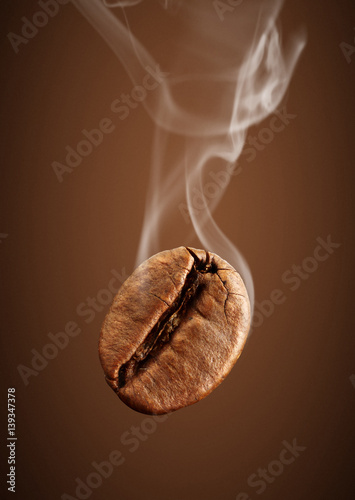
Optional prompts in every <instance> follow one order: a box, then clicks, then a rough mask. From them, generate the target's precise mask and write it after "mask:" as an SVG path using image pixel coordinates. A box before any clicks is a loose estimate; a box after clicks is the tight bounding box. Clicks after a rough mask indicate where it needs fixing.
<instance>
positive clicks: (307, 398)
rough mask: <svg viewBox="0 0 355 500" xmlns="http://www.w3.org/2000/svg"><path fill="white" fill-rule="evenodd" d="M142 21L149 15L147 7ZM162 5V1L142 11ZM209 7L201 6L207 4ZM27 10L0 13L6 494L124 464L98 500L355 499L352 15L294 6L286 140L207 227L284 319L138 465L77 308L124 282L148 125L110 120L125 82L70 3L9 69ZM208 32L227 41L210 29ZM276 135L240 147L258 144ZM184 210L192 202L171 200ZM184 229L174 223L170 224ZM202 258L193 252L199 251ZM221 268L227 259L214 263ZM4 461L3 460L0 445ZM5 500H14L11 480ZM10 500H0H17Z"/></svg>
mask: <svg viewBox="0 0 355 500" xmlns="http://www.w3.org/2000/svg"><path fill="white" fill-rule="evenodd" d="M148 3H149V2H148ZM152 3H153V2H152ZM206 3H208V2H206ZM38 10H39V8H38V4H37V2H25V1H24V0H21V1H19V2H13V1H9V0H6V1H4V2H3V3H2V12H3V15H2V30H1V40H2V43H1V55H2V92H1V97H2V102H1V108H2V130H1V139H2V148H1V151H2V166H1V182H0V189H1V201H2V206H3V210H2V213H1V224H0V233H5V234H8V236H7V238H2V239H1V240H0V241H1V243H0V259H1V275H2V293H3V295H2V300H1V304H2V317H3V319H2V363H1V367H2V377H1V379H2V384H3V391H2V392H1V394H2V402H1V407H2V411H3V414H4V419H3V420H2V425H3V428H4V430H6V388H7V387H12V386H14V387H15V388H16V398H17V409H16V414H17V420H16V422H17V424H16V432H17V437H18V441H17V462H16V477H17V480H16V482H17V486H16V494H15V495H13V496H15V497H17V498H21V499H31V500H32V499H36V500H37V499H46V500H47V499H48V500H52V499H60V498H61V495H63V494H64V493H67V494H70V495H72V496H73V497H75V487H76V484H75V480H76V478H77V477H79V478H81V479H82V480H85V478H86V477H87V476H88V474H90V473H91V472H93V470H94V469H93V467H92V465H91V464H92V462H93V461H96V462H101V461H103V460H107V458H108V456H109V454H110V452H111V451H112V450H115V449H116V450H120V451H121V453H122V455H123V456H124V458H125V462H124V463H123V464H122V465H121V466H119V467H115V469H114V473H113V474H112V475H111V477H109V478H108V479H104V480H103V483H102V485H101V486H100V487H99V488H98V489H96V490H94V491H93V493H92V495H91V496H90V498H92V499H105V500H111V499H112V500H113V499H122V500H141V499H155V500H195V499H198V500H200V499H203V500H215V499H223V500H229V499H230V500H234V499H236V498H237V495H238V493H240V492H246V493H247V494H248V495H249V497H250V498H251V499H255V498H259V497H261V498H263V500H269V499H271V500H279V499H280V500H286V499H287V500H299V499H301V498H302V499H307V500H308V499H312V500H313V499H315V500H333V499H338V498H339V499H340V498H341V499H342V500H352V499H353V498H355V479H354V463H355V460H354V444H355V440H354V435H355V432H354V422H355V387H354V384H352V382H351V379H350V377H351V375H352V374H355V355H354V347H355V342H354V321H353V300H354V285H353V283H354V263H353V262H354V258H353V248H354V247H353V244H354V232H353V225H354V223H353V219H354V194H353V193H354V183H353V181H354V169H353V166H354V147H353V137H354V82H355V53H354V54H353V55H352V57H351V62H350V63H348V62H347V60H346V58H345V56H344V54H343V53H342V51H341V48H340V44H341V43H342V42H346V43H348V44H349V45H354V44H355V42H354V35H355V31H354V26H355V24H354V23H355V8H354V4H353V3H352V2H351V1H350V0H348V1H345V0H344V1H340V2H332V1H330V0H329V1H321V0H317V1H312V2H309V1H306V0H302V1H298V2H291V1H286V3H285V6H284V8H283V11H282V14H281V22H282V27H283V33H284V35H285V38H287V35H288V34H289V33H290V32H291V31H292V30H293V28H296V27H298V26H299V25H302V24H303V25H304V26H305V27H306V29H307V32H308V42H307V46H306V49H305V51H304V53H303V55H302V57H301V60H300V62H299V64H298V66H297V68H296V71H295V74H294V76H293V78H292V82H291V85H290V88H289V91H288V95H287V99H286V106H287V110H288V112H289V113H292V114H295V115H296V118H294V119H293V120H292V121H291V123H290V124H289V125H288V126H287V127H286V128H285V130H283V131H282V132H280V133H279V134H277V135H276V136H275V138H274V140H273V141H272V142H271V143H270V144H269V145H267V147H265V150H264V151H260V152H258V154H257V157H256V159H255V160H254V161H253V162H252V163H250V164H247V163H244V164H242V165H243V172H242V173H241V174H240V175H239V176H237V177H235V178H233V179H232V181H231V184H230V186H229V188H228V190H227V192H226V195H225V197H224V198H223V200H222V201H221V203H220V205H219V207H218V209H217V211H216V213H215V216H216V220H217V221H218V223H219V224H220V225H221V227H222V229H223V230H224V231H225V233H226V234H227V235H228V236H229V237H230V238H231V239H232V240H233V242H234V243H235V244H237V245H238V247H239V248H240V249H241V251H242V252H243V254H244V255H245V256H246V257H247V260H248V263H249V265H250V268H251V270H252V273H253V277H254V282H255V287H256V300H257V301H258V302H259V303H260V302H261V301H263V300H264V299H267V298H268V297H269V296H270V293H271V292H272V291H273V290H274V289H275V288H279V289H281V290H282V291H283V292H284V294H285V296H286V297H287V299H286V301H285V302H284V303H283V304H282V305H279V306H276V308H275V311H274V313H273V314H272V315H271V316H270V317H269V318H265V320H264V322H263V324H262V325H261V326H260V327H258V328H255V329H254V332H253V334H252V336H251V338H250V340H249V342H248V345H247V346H246V348H245V351H244V352H243V355H242V357H241V358H240V360H239V361H238V363H237V365H236V366H235V368H234V369H233V371H232V373H231V374H230V375H229V377H228V378H227V379H226V381H225V382H224V383H223V384H222V385H221V386H220V387H219V388H218V389H217V390H216V391H214V392H213V394H212V395H210V396H209V397H208V398H206V399H205V400H204V401H202V402H200V403H198V404H197V405H194V406H192V407H189V408H186V409H183V410H180V411H178V412H177V413H175V414H172V415H171V416H169V418H168V419H167V420H166V421H165V422H161V423H159V424H158V425H157V430H156V431H155V432H154V433H152V434H151V435H149V436H148V439H146V440H145V441H143V440H142V441H140V444H139V447H138V449H137V450H136V451H135V452H131V451H130V446H128V445H126V444H123V443H122V442H121V436H122V434H123V433H124V432H126V431H129V430H130V429H131V427H132V426H136V427H139V426H140V425H141V424H142V422H143V421H144V420H146V418H147V417H145V416H144V415H140V414H138V413H135V412H133V411H132V410H130V409H129V408H127V407H125V405H124V404H123V403H121V402H120V401H119V399H118V398H116V397H115V395H114V394H113V393H112V391H111V390H110V389H109V387H108V386H107V385H106V383H105V381H104V377H103V373H102V370H101V367H100V364H99V360H98V355H97V343H98V334H99V330H100V326H101V323H102V320H103V317H104V314H105V312H106V311H107V308H108V306H105V307H104V308H103V310H102V311H98V312H97V313H96V314H95V318H94V320H93V321H91V322H90V323H86V322H85V319H87V317H86V318H85V317H83V316H79V315H78V312H77V307H78V305H79V304H80V303H82V302H83V301H85V300H86V299H87V297H95V296H96V295H97V293H98V292H99V291H100V290H101V289H103V288H106V287H107V284H108V282H109V280H110V278H111V276H112V275H111V270H112V269H115V270H117V271H118V272H122V270H123V268H125V271H126V272H127V273H130V272H131V271H132V270H133V266H134V261H135V253H136V250H137V245H138V242H139V235H140V230H141V227H142V219H143V214H144V206H145V193H146V188H147V182H148V176H149V167H150V148H151V141H152V134H153V127H152V122H151V120H150V119H149V118H148V116H147V114H146V113H145V111H144V109H143V106H138V107H137V109H135V110H132V112H131V113H130V115H129V116H128V117H127V119H126V120H124V121H120V120H118V117H117V116H116V117H115V116H114V115H113V114H112V113H111V112H110V104H111V102H112V101H113V100H114V99H115V98H117V97H119V95H120V94H121V93H122V92H129V91H130V90H131V89H132V83H131V82H130V80H129V79H128V77H127V75H126V73H125V71H124V69H123V68H122V66H121V65H120V63H119V61H118V60H117V59H116V58H115V57H114V55H113V54H112V53H111V51H110V50H109V48H108V47H107V46H106V44H105V43H104V42H103V41H102V39H101V38H100V37H99V36H98V35H97V34H96V32H95V31H94V30H93V29H92V28H91V27H90V26H89V25H88V23H87V22H86V21H85V20H84V19H83V18H82V16H81V15H80V14H79V13H78V12H77V11H76V10H75V8H74V7H73V6H72V5H70V4H68V5H63V6H61V7H60V12H59V13H58V15H57V16H56V17H54V18H53V19H51V20H50V21H49V23H48V25H47V26H46V27H44V28H42V29H40V30H39V33H38V34H37V35H36V36H35V37H34V38H33V39H32V40H30V41H29V43H28V44H27V45H21V46H20V47H19V53H18V54H15V52H14V50H13V49H12V47H11V44H10V43H9V41H8V39H7V34H8V32H10V31H13V32H15V33H19V32H20V28H21V17H22V16H27V17H31V16H32V15H33V14H34V13H35V12H36V11H38ZM163 15H164V13H163V11H162V9H161V7H160V6H159V5H158V4H156V3H154V7H153V8H152V10H151V11H149V9H148V7H147V6H144V5H142V7H141V8H138V9H132V10H131V11H130V19H131V20H132V24H133V25H134V26H135V29H136V32H137V34H138V35H139V36H140V35H141V36H142V37H143V38H146V39H150V42H151V44H152V46H153V47H154V46H155V47H156V48H158V47H161V46H164V40H165V38H166V37H168V36H169V33H168V31H167V29H168V28H167V26H166V25H165V24H164V23H163V24H162V25H161V29H160V30H157V29H152V26H153V25H154V26H156V25H157V24H159V23H158V21H159V16H163ZM216 22H219V21H218V19H216ZM105 117H110V118H112V120H113V122H114V124H115V131H114V132H113V133H111V134H109V135H107V136H106V137H105V139H104V141H103V143H102V144H101V145H100V146H99V147H98V148H97V149H96V150H95V151H94V152H93V153H92V154H91V155H90V156H89V157H88V158H85V159H84V160H83V162H82V163H81V165H79V166H78V167H77V168H76V170H75V171H74V172H73V173H71V174H70V175H68V176H66V177H65V180H64V182H63V183H59V182H58V181H57V179H56V177H55V175H54V173H53V170H52V167H51V163H52V162H53V161H54V160H57V161H64V156H65V150H64V148H65V146H66V145H72V146H75V145H76V144H77V143H78V141H79V140H80V139H81V133H80V131H81V130H82V129H83V128H87V129H91V128H95V127H96V126H97V125H98V123H99V121H100V120H101V119H102V118H105ZM269 120H270V119H269V118H267V119H266V120H265V123H262V124H259V125H258V126H257V127H256V128H255V129H253V130H250V133H251V134H256V133H258V130H260V129H261V128H263V127H264V126H268V123H269ZM182 201H183V200H182ZM176 210H177V209H176ZM175 219H176V221H178V223H176V224H174V228H175V229H176V232H175V233H174V232H173V231H174V228H171V233H169V234H168V233H166V234H165V235H164V241H162V249H163V248H169V247H174V246H177V245H181V244H184V243H185V241H183V240H182V236H181V235H183V234H187V233H188V229H189V228H188V226H187V225H186V223H185V222H184V220H183V218H182V217H181V216H180V214H179V212H178V210H177V212H176V214H175ZM328 235H331V238H332V240H333V241H335V242H337V243H340V244H341V246H340V247H339V248H338V249H336V250H335V251H334V253H333V254H332V255H331V256H330V257H329V259H328V260H326V261H324V262H321V263H320V265H319V268H318V270H317V271H315V272H314V273H313V274H312V275H311V276H310V277H309V279H307V280H304V281H302V284H301V286H300V287H299V288H298V290H296V291H294V292H292V291H291V290H290V288H289V286H288V285H286V284H285V283H284V282H283V280H282V275H283V273H284V272H285V271H286V270H287V269H290V268H291V267H292V265H293V264H300V263H301V262H302V261H303V259H305V258H306V257H309V256H312V254H313V250H314V248H315V247H316V245H317V243H316V239H317V238H318V237H321V238H326V237H327V236H328ZM196 244H198V243H197V242H196ZM222 257H223V256H222ZM69 321H75V322H77V324H78V325H79V327H80V329H81V333H80V334H79V335H78V336H77V337H75V338H73V339H71V340H70V343H69V345H68V346H67V347H66V348H65V349H64V350H63V351H60V352H59V354H58V355H57V357H56V358H55V359H53V360H52V361H50V362H49V363H48V365H47V366H46V367H45V369H43V371H41V372H40V373H39V374H38V376H36V377H35V376H32V377H30V378H29V384H28V386H25V384H24V382H23V380H22V379H21V377H20V375H19V373H18V365H20V364H23V365H26V366H30V363H31V358H32V354H31V349H37V350H41V349H42V348H43V346H44V345H45V344H47V343H48V336H47V335H48V333H49V332H52V333H57V332H59V331H62V330H63V328H64V327H65V325H66V324H67V323H68V322H69ZM294 438H296V439H297V442H298V443H299V444H300V445H302V446H304V447H306V449H305V450H304V451H303V452H302V453H301V454H300V457H299V458H297V459H296V460H295V462H294V463H293V464H291V465H289V466H287V467H285V471H284V472H283V473H282V474H281V475H280V476H279V477H277V478H276V479H275V481H274V482H273V483H272V484H270V485H268V487H267V489H266V491H265V492H264V493H262V494H261V495H258V494H257V493H256V488H252V487H250V486H249V485H248V483H247V481H248V477H249V476H250V475H251V474H253V473H256V472H257V470H258V468H259V467H262V468H263V467H264V468H265V467H267V466H268V464H269V462H270V461H272V460H276V459H277V458H278V456H279V453H280V451H281V450H282V448H283V445H282V442H283V441H284V440H286V441H288V442H292V440H293V439H294ZM2 448H3V449H2V455H3V456H4V458H5V455H6V452H7V450H6V441H5V439H4V440H3V441H2ZM2 470H3V475H2V478H3V479H2V484H1V492H0V496H1V497H3V496H4V495H5V494H6V489H7V486H6V484H5V480H4V477H5V474H6V473H7V472H8V466H7V464H6V463H4V467H3V469H2ZM9 496H10V495H9Z"/></svg>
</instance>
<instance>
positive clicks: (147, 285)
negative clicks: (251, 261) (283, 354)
mask: <svg viewBox="0 0 355 500" xmlns="http://www.w3.org/2000/svg"><path fill="white" fill-rule="evenodd" d="M249 325H250V305H249V299H248V295H247V291H246V289H245V286H244V284H243V281H242V279H241V277H240V276H239V274H238V273H237V271H235V269H233V267H232V266H230V265H229V264H228V263H227V262H226V261H224V260H223V259H221V258H220V257H218V255H215V254H213V253H211V252H206V251H204V250H196V249H194V248H187V247H179V248H175V249H174V250H166V251H164V252H161V253H158V254H156V255H154V256H153V257H151V258H150V259H148V260H146V261H145V262H143V264H141V265H140V266H139V267H138V268H137V269H136V270H135V271H134V272H133V274H132V275H131V276H130V277H129V278H128V279H127V280H126V281H125V282H124V283H123V285H122V287H121V289H120V290H119V291H118V293H117V295H116V296H115V298H114V300H113V303H112V306H111V309H110V311H109V313H108V314H107V316H106V318H105V320H104V323H103V326H102V330H101V335H100V343H99V354H100V360H101V364H102V367H103V369H104V372H105V375H106V380H107V382H108V384H109V385H110V386H111V387H112V389H113V390H114V391H115V392H116V393H117V395H118V396H119V398H120V399H121V400H122V401H123V402H124V403H126V404H127V405H128V406H130V407H131V408H133V409H134V410H137V411H139V412H142V413H147V414H153V415H154V414H155V415H157V414H162V413H169V412H172V411H174V410H177V409H179V408H182V407H184V406H188V405H191V404H193V403H196V402H197V401H199V400H201V399H202V398H204V397H205V396H207V395H208V394H209V393H210V392H211V391H212V390H213V389H215V388H216V387H217V386H218V385H219V384H220V383H221V382H222V380H223V379H224V378H225V377H226V376H227V375H228V373H229V372H230V370H231V369H232V367H233V365H234V363H235V362H236V361H237V359H238V357H239V356H240V354H241V352H242V349H243V346H244V343H245V341H246V338H247V334H248V330H249Z"/></svg>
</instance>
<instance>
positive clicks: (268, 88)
mask: <svg viewBox="0 0 355 500" xmlns="http://www.w3.org/2000/svg"><path fill="white" fill-rule="evenodd" d="M73 3H74V5H76V7H77V8H78V10H79V11H80V12H81V13H82V14H83V15H84V16H85V17H86V18H87V20H88V21H89V22H90V23H91V24H92V26H93V27H94V28H95V29H96V30H97V31H98V32H99V33H100V34H101V36H102V37H103V38H104V39H105V40H106V42H107V43H108V44H109V46H110V47H111V48H112V50H113V51H114V53H115V54H116V55H117V57H118V58H119V59H120V61H121V62H122V64H123V65H124V67H125V69H126V71H127V73H128V74H129V76H130V78H131V80H132V82H133V84H134V85H139V84H140V83H141V82H142V79H143V78H144V76H145V75H146V74H147V71H149V72H151V71H152V70H154V71H155V73H156V74H157V75H161V76H160V77H159V83H160V85H159V88H157V89H156V90H155V91H154V93H153V92H152V93H151V94H150V95H149V96H148V97H147V98H146V99H145V100H144V101H143V105H144V107H145V109H146V110H147V112H148V113H149V115H150V116H151V118H152V119H153V121H154V123H155V125H156V130H155V137H154V143H153V159H152V170H151V177H150V185H149V188H148V193H147V202H146V210H145V214H144V224H143V229H142V233H141V241H140V244H139V249H138V254H137V262H136V263H137V265H138V264H140V263H141V262H142V261H143V260H145V259H146V258H148V257H149V256H151V255H152V254H154V253H156V252H158V251H161V250H163V248H161V247H160V239H161V235H162V234H163V232H164V228H166V227H168V225H169V221H170V220H171V219H170V218H171V215H172V212H173V211H174V210H176V207H177V206H178V203H179V201H180V200H181V197H182V196H185V198H186V202H187V206H188V209H189V215H190V218H191V221H192V224H193V228H194V231H195V233H196V235H197V237H198V239H199V240H200V242H201V244H202V247H203V248H206V249H208V250H210V251H212V252H215V253H217V254H219V255H220V256H221V257H222V258H224V259H226V260H227V261H229V262H230V263H231V264H232V265H233V266H234V267H235V268H236V269H237V270H238V272H239V273H240V274H241V276H242V277H243V279H244V282H245V284H246V287H247V289H248V293H249V297H250V301H251V306H252V309H253V304H254V286H253V279H252V275H251V272H250V270H249V267H248V265H247V263H246V261H245V259H244V258H243V256H242V255H241V253H240V251H239V250H238V249H237V248H236V246H235V245H234V243H233V242H232V241H231V240H230V239H229V238H228V237H227V236H226V235H225V234H224V233H223V232H222V230H221V229H220V228H219V227H218V225H217V224H216V222H215V221H214V219H213V216H212V214H213V210H214V209H215V207H216V206H217V204H218V202H219V201H220V199H221V197H222V196H223V193H224V191H225V189H226V187H227V184H228V182H226V183H225V185H223V186H222V187H220V190H219V192H218V194H217V195H216V196H215V197H214V198H213V200H212V203H209V204H208V203H207V200H206V198H205V197H204V195H203V193H204V175H205V170H206V165H207V164H210V163H211V162H213V161H214V162H215V161H218V162H228V163H233V162H236V161H237V159H238V157H239V155H240V153H241V151H242V148H243V145H244V141H245V137H246V132H247V130H248V128H249V127H250V126H251V125H254V124H256V123H258V122H260V121H261V120H263V119H264V118H265V117H266V116H267V115H269V114H270V113H272V112H273V111H274V110H275V109H276V108H277V106H278V105H279V104H280V102H281V100H282V99H283V97H284V95H285V92H286V90H287V87H288V84H289V82H290V79H291V75H292V73H293V70H294V67H295V65H296V63H297V60H298V58H299V55H300V53H301V51H302V49H303V47H304V44H305V38H304V36H302V35H298V36H295V37H293V39H292V40H291V42H290V43H289V45H288V47H287V50H283V49H282V45H281V39H280V38H281V37H280V33H279V30H278V28H277V26H276V19H277V17H278V14H279V11H280V8H281V6H282V1H281V0H269V1H268V0H265V1H263V2H260V1H253V0H248V1H247V2H243V3H242V4H241V5H240V6H238V7H237V8H235V9H234V11H232V12H230V10H231V9H229V14H228V16H227V15H226V18H225V19H224V20H223V22H221V19H220V18H219V17H218V16H217V14H216V10H215V8H214V2H206V1H205V0H185V1H179V2H176V1H169V0H164V1H163V2H160V5H161V6H163V7H164V9H167V10H169V8H170V9H171V11H172V12H173V13H174V14H175V17H174V22H175V23H176V24H178V25H181V33H183V36H181V37H177V39H175V40H173V41H172V42H171V47H172V53H173V56H172V57H171V59H170V60H169V62H168V64H167V65H165V66H164V67H163V68H162V69H163V70H164V71H163V72H162V70H161V69H160V68H159V65H158V64H157V62H156V61H155V60H154V58H153V56H152V55H151V53H150V52H149V51H148V50H147V49H146V48H145V46H144V45H143V44H142V43H141V42H140V41H139V40H138V39H137V37H136V36H134V35H133V33H132V32H131V30H130V29H129V27H128V21H127V17H126V11H124V10H123V13H124V16H125V20H126V22H125V23H123V22H122V21H120V20H119V19H118V18H117V17H116V16H115V14H114V11H113V9H112V8H113V7H121V8H124V7H128V6H131V7H132V8H143V7H144V8H145V4H146V2H144V1H143V2H142V0H123V1H114V0H112V1H110V0H105V1H104V2H102V1H101V0H74V1H73ZM138 4H142V5H138ZM134 6H135V7H134ZM151 6H152V8H153V9H154V8H157V7H156V5H155V4H154V3H153V2H151ZM158 8H159V7H158ZM170 19H171V18H170ZM172 135H179V136H180V137H183V138H184V146H183V148H181V150H180V151H179V153H177V154H175V155H174V161H171V160H169V161H168V160H167V150H168V145H169V140H170V138H171V136H172ZM196 192H199V193H202V197H204V199H203V204H204V207H203V211H202V212H201V211H199V212H198V213H196V210H195V209H194V204H193V197H194V193H196Z"/></svg>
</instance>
